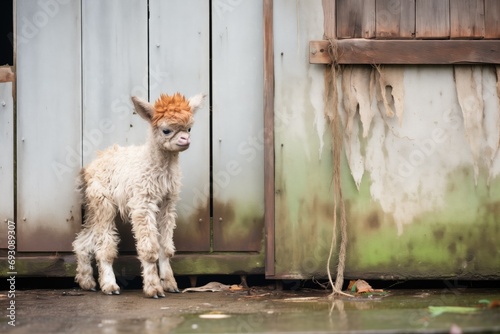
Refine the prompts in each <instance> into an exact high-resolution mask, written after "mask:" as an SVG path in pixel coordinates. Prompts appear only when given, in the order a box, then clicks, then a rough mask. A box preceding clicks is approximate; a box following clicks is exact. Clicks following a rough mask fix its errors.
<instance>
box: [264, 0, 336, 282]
mask: <svg viewBox="0 0 500 334" xmlns="http://www.w3.org/2000/svg"><path fill="white" fill-rule="evenodd" d="M263 10H264V92H263V93H264V203H265V204H264V206H265V208H264V209H265V211H264V224H265V233H266V240H265V242H266V249H265V273H266V277H272V276H274V274H275V268H274V258H275V256H274V248H275V244H274V242H275V239H274V236H275V219H274V215H275V207H274V205H275V202H274V196H275V193H274V191H275V187H274V182H275V179H274V38H273V0H264V3H263ZM333 18H334V16H333V17H332V19H333ZM327 36H328V35H327ZM330 36H332V37H333V36H335V35H334V34H332V35H330Z"/></svg>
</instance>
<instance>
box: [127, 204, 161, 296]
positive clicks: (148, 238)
mask: <svg viewBox="0 0 500 334" xmlns="http://www.w3.org/2000/svg"><path fill="white" fill-rule="evenodd" d="M151 207H154V206H153V205H151V206H147V208H144V209H143V208H141V209H136V210H134V211H133V212H132V214H131V218H132V232H133V233H134V237H135V240H136V248H137V254H138V257H139V260H140V261H141V265H142V278H143V291H144V294H145V295H146V296H147V297H153V298H158V297H165V293H164V292H163V288H162V286H161V284H160V278H159V277H158V268H157V261H158V256H159V250H160V246H159V244H158V229H157V227H156V212H155V211H152V210H151V209H150V208H151Z"/></svg>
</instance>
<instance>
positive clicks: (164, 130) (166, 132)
mask: <svg viewBox="0 0 500 334" xmlns="http://www.w3.org/2000/svg"><path fill="white" fill-rule="evenodd" d="M162 131H163V134H165V135H168V134H170V133H172V130H169V129H163V130H162Z"/></svg>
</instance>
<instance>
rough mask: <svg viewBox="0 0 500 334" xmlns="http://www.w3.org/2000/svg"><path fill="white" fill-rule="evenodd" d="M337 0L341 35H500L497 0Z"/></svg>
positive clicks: (428, 37)
mask: <svg viewBox="0 0 500 334" xmlns="http://www.w3.org/2000/svg"><path fill="white" fill-rule="evenodd" d="M331 1H334V0H331ZM335 3H336V9H337V13H338V15H337V38H339V39H343V38H377V39H483V38H486V39H490V38H499V37H500V26H499V23H498V22H499V21H500V8H499V6H500V5H499V3H498V1H496V0H377V1H375V0H335Z"/></svg>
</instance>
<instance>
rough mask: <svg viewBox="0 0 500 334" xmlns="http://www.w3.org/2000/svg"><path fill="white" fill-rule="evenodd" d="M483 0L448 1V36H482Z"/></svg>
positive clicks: (476, 37)
mask: <svg viewBox="0 0 500 334" xmlns="http://www.w3.org/2000/svg"><path fill="white" fill-rule="evenodd" d="M484 28H485V27H484V0H453V1H450V37H451V38H475V39H478V38H483V37H484Z"/></svg>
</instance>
